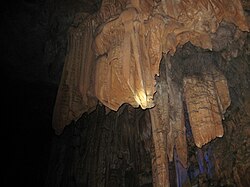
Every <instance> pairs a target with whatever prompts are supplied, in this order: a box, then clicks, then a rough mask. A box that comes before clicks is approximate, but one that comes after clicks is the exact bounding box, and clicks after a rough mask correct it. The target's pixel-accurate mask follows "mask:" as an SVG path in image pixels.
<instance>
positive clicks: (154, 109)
mask: <svg viewBox="0 0 250 187" xmlns="http://www.w3.org/2000/svg"><path fill="white" fill-rule="evenodd" d="M229 2H230V3H229ZM225 7H226V8H225ZM232 12H233V14H232ZM222 20H224V21H225V22H229V23H231V24H234V25H235V26H237V27H238V29H240V30H242V31H248V26H247V23H246V20H245V17H244V15H243V10H242V7H241V4H240V1H239V0H237V1H233V0H230V1H226V0H222V1H215V0H202V1H198V0H192V1H188V0H172V1H165V0H162V1H154V0H148V1H142V0H131V1H129V0H120V1H113V0H106V1H103V3H102V6H101V8H100V11H98V12H97V13H96V14H94V15H89V16H87V17H85V18H84V21H83V22H82V23H80V24H79V25H77V26H75V27H72V28H71V29H70V32H69V33H70V34H69V52H68V54H67V58H66V61H65V66H64V70H63V77H62V79H61V84H60V87H59V91H58V95H57V101H56V105H55V112H54V129H55V130H56V132H57V134H60V133H61V132H62V131H63V129H64V127H65V126H66V125H67V124H70V122H71V121H77V120H78V119H79V118H80V117H81V115H82V114H83V113H85V112H90V111H93V109H94V108H95V107H96V105H97V103H98V102H100V104H103V105H105V107H106V109H107V110H106V115H110V114H111V113H112V112H114V111H118V114H119V113H121V114H123V112H124V111H127V113H125V114H126V117H125V118H124V121H126V125H127V124H130V123H132V121H133V120H135V117H134V116H133V114H134V113H133V112H131V111H133V109H131V108H130V109H128V110H126V109H124V108H122V105H124V103H126V104H130V105H131V106H132V107H135V108H136V107H139V106H140V107H141V108H142V109H148V108H149V111H150V119H151V123H152V136H153V149H152V168H153V181H154V186H156V187H158V186H169V185H170V184H169V170H168V166H169V162H171V161H173V160H174V155H175V154H176V155H177V156H176V158H177V157H178V160H180V163H181V164H182V167H183V168H186V167H187V145H186V128H185V121H184V119H185V118H184V111H183V108H184V107H183V100H185V102H186V105H187V110H188V114H189V120H190V125H191V128H192V135H193V137H194V142H195V144H196V145H197V146H198V147H199V148H200V147H202V146H203V145H204V144H206V143H208V142H210V141H211V140H213V139H215V138H216V137H222V136H223V126H222V120H223V115H224V113H225V111H226V109H227V108H228V106H229V105H230V96H229V91H228V85H227V80H226V78H225V77H224V75H223V73H222V72H221V71H219V70H218V69H217V68H216V67H215V66H213V65H212V62H209V61H207V60H205V61H202V62H201V63H200V62H199V61H196V62H195V63H197V64H198V65H197V67H199V66H201V67H202V68H201V69H199V68H197V69H195V68H196V67H194V68H193V67H192V68H193V69H194V73H193V74H192V73H191V74H188V73H187V74H184V75H183V77H182V78H183V80H181V82H182V81H183V83H181V84H180V83H179V82H178V80H174V75H172V73H173V68H172V65H173V62H172V61H171V60H170V55H172V56H173V55H175V53H176V50H177V49H179V48H181V47H183V46H184V45H185V44H186V43H188V42H190V43H191V44H192V47H195V46H196V47H199V49H200V51H199V52H200V53H198V54H202V55H203V54H205V56H206V55H207V56H209V57H210V58H211V56H212V55H214V54H215V53H212V52H211V51H212V50H214V49H215V50H216V51H220V46H219V45H216V34H215V33H216V31H217V29H218V28H220V26H221V22H222ZM217 34H218V33H217ZM230 36H231V35H230ZM230 42H231V41H230ZM228 43H229V42H228V41H227V40H226V42H225V44H226V45H227V44H228ZM204 49H205V50H207V51H206V52H204V51H202V50H204ZM201 51H202V52H201ZM208 51H209V52H208ZM202 55H201V56H199V55H198V57H199V58H201V60H202V57H204V56H202ZM196 57H197V56H196ZM191 60H192V58H191ZM189 61H190V58H189V55H187V59H186V60H185V61H183V62H182V61H181V63H180V64H179V65H180V66H184V65H183V63H185V62H189ZM160 62H161V64H162V67H160ZM190 69H191V68H190ZM159 70H160V71H161V72H159ZM156 79H157V80H156ZM119 110H122V111H120V112H119ZM123 110H124V111H123ZM119 117H120V116H119V115H118V116H116V117H114V118H107V121H105V123H107V124H106V125H107V126H108V128H110V129H112V130H113V131H116V130H117V123H116V122H117V120H119ZM106 125H104V126H103V128H106V127H107V126H106ZM126 125H125V122H124V124H123V126H122V128H124V129H125V131H129V130H131V129H126V128H127V127H126ZM128 134H129V132H128ZM99 135H100V136H101V137H102V138H101V139H103V142H95V143H94V144H95V146H97V147H99V146H101V147H102V148H103V147H105V145H107V144H108V145H110V142H111V141H112V140H110V139H109V138H110V136H109V135H107V134H105V133H100V134H99ZM115 136H116V135H115ZM115 138H116V139H117V138H118V137H115ZM120 138H121V139H119V138H118V141H121V144H126V146H125V147H130V145H131V144H134V143H135V142H134V141H135V140H134V139H133V138H128V137H120ZM117 146H118V145H116V143H115V145H114V147H115V148H114V147H113V146H109V148H110V149H109V150H108V151H110V153H109V156H110V157H112V158H107V157H105V156H103V155H100V154H98V150H97V148H96V147H95V149H94V150H92V151H93V152H92V153H91V154H93V155H94V153H96V154H98V156H96V157H93V159H95V164H97V163H98V164H99V163H103V164H104V165H105V164H109V165H108V166H107V165H105V166H100V165H98V167H100V168H98V169H97V173H98V177H99V178H98V177H97V182H95V181H93V179H91V180H90V181H87V183H88V184H90V185H92V186H96V185H97V184H100V185H101V186H105V185H108V186H112V185H113V186H117V185H120V183H124V181H123V182H121V181H119V180H118V179H117V178H120V177H121V176H120V174H118V173H117V172H116V171H117V170H118V168H119V167H120V165H119V164H122V163H119V156H120V155H117V153H115V151H114V150H115V149H118V147H117ZM102 148H101V149H102ZM130 148H131V147H130ZM113 149H114V150H113ZM131 149H137V148H134V147H133V148H131ZM174 150H175V151H174ZM106 151H107V150H102V152H106ZM123 151H124V154H126V153H127V152H129V154H130V155H129V158H131V159H132V160H134V159H135V158H134V157H136V155H134V151H128V150H123ZM107 160H108V161H107ZM92 161H93V160H92ZM115 162H118V163H119V164H118V165H117V164H115ZM127 164H130V163H127ZM86 167H87V168H86V170H88V172H89V173H90V174H89V175H91V174H93V173H94V171H93V170H92V169H93V168H96V167H97V166H93V168H91V166H89V165H88V164H87V165H86ZM135 167H136V166H134V165H133V164H132V166H131V168H130V169H131V172H133V171H134V170H135ZM103 168H105V171H104V170H103ZM179 168H180V167H179ZM102 173H105V174H106V173H108V174H107V175H104V176H102ZM122 175H126V172H125V173H123V174H122ZM133 180H135V179H134V178H133ZM104 181H105V182H107V183H105V182H104ZM125 183H126V181H125ZM128 183H129V181H128ZM132 183H133V184H137V183H138V179H136V180H135V181H134V182H132Z"/></svg>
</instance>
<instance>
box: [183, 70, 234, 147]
mask: <svg viewBox="0 0 250 187" xmlns="http://www.w3.org/2000/svg"><path fill="white" fill-rule="evenodd" d="M210 68H211V69H208V71H207V72H204V73H202V75H201V76H192V77H191V76H190V77H185V78H184V96H185V101H186V103H187V109H188V113H189V120H190V125H191V128H192V133H193V137H194V141H195V144H196V145H197V146H198V147H202V145H204V144H206V143H208V142H210V141H211V140H213V139H215V138H216V137H222V136H223V126H222V119H223V118H224V117H223V114H224V113H225V111H226V109H227V108H228V106H229V105H230V95H229V90H228V86H227V80H226V78H225V77H224V76H223V74H222V73H221V72H219V71H216V70H215V68H214V67H210Z"/></svg>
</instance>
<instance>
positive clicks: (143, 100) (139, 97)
mask: <svg viewBox="0 0 250 187" xmlns="http://www.w3.org/2000/svg"><path fill="white" fill-rule="evenodd" d="M134 98H135V101H136V102H137V103H138V104H139V105H140V106H141V108H142V109H146V108H151V107H153V106H154V104H153V100H152V98H151V97H147V95H146V93H145V91H144V90H140V91H138V92H137V93H136V94H135V96H134Z"/></svg>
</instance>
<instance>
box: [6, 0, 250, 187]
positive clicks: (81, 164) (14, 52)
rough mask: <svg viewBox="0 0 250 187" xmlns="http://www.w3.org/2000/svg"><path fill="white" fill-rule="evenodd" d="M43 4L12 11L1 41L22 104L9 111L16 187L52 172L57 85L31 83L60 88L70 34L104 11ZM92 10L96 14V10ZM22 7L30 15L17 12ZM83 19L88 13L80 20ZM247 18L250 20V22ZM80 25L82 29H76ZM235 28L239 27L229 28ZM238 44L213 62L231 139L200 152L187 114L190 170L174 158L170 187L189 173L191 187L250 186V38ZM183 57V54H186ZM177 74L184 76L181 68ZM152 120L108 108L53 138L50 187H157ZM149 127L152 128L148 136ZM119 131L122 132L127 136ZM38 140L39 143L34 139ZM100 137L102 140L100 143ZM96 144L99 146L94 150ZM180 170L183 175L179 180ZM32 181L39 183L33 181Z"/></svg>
mask: <svg viewBox="0 0 250 187" xmlns="http://www.w3.org/2000/svg"><path fill="white" fill-rule="evenodd" d="M39 2H40V1H36V3H30V4H29V3H27V2H26V3H25V4H24V5H23V4H21V6H20V7H19V5H20V4H16V5H11V6H7V9H5V11H4V13H5V15H4V24H5V25H6V27H5V28H4V30H3V32H4V33H3V34H2V36H4V37H3V40H2V41H3V42H4V43H3V44H4V46H6V48H5V49H4V59H5V61H4V64H3V66H4V68H3V69H4V75H5V77H7V80H8V85H9V86H8V89H7V90H8V92H7V98H8V99H13V98H15V99H14V101H13V102H11V104H9V105H8V107H6V108H7V109H8V111H7V112H8V115H7V116H8V119H10V120H9V124H11V127H9V128H8V131H7V132H8V133H7V136H8V135H9V134H11V136H8V138H7V139H6V140H7V141H8V142H11V143H10V146H11V147H12V148H13V149H14V152H13V154H12V156H9V158H11V163H12V164H11V165H10V166H9V172H8V181H7V183H8V184H10V181H12V182H16V183H18V184H24V185H26V186H42V184H43V182H44V175H45V173H47V167H46V166H45V165H47V152H48V149H49V147H50V145H49V141H50V140H49V139H50V137H47V138H46V139H45V136H51V135H50V133H52V132H51V130H52V129H50V125H51V124H50V120H51V117H52V111H51V110H52V106H51V105H52V104H53V102H54V97H55V93H56V91H55V89H57V86H56V85H54V84H53V85H51V84H49V83H48V84H45V86H44V83H41V82H35V83H32V84H30V81H32V82H33V81H36V80H42V81H49V82H52V83H56V84H58V83H59V81H60V78H61V73H62V69H63V65H64V60H65V56H66V53H67V45H68V42H67V34H68V29H69V27H70V26H72V25H73V27H75V28H78V24H79V23H81V21H82V19H84V18H85V16H86V15H87V14H89V13H90V12H91V13H92V12H95V10H97V9H98V8H96V7H99V5H98V3H97V2H95V3H96V4H95V3H93V2H92V3H87V2H85V3H84V5H83V4H81V2H80V1H77V2H76V1H75V2H74V3H72V1H60V2H59V1H50V2H49V3H44V4H43V3H41V2H40V3H39ZM93 4H95V5H93ZM59 5H60V6H59ZM93 6H94V7H95V8H89V7H93ZM243 6H244V9H245V14H246V15H248V14H249V1H243ZM17 7H18V8H17ZM23 7H25V8H24V9H25V11H24V12H25V14H23V13H22V12H20V11H16V10H21V8H23ZM48 7H49V8H48ZM72 7H73V8H72ZM27 10H28V11H27ZM31 10H32V11H31ZM22 11H23V10H22ZM47 11H48V12H47ZM76 12H81V14H79V17H78V18H77V19H75V15H76ZM82 12H84V13H82ZM38 13H39V16H38ZM40 13H41V14H40ZM24 15H25V16H24ZM7 17H8V18H7ZM35 18H37V19H35ZM247 18H248V20H249V16H248V17H247ZM74 19H75V20H78V22H73V20H74ZM33 23H35V24H33ZM248 23H249V21H248ZM225 27H228V25H225ZM229 27H230V26H229ZM231 29H232V30H234V29H235V28H233V27H232V28H229V30H231ZM226 30H227V29H226ZM221 33H222V35H220V34H218V36H214V37H215V40H218V41H220V42H218V43H221V44H222V43H223V37H229V38H230V37H231V35H230V33H229V35H226V36H225V35H223V33H225V32H221ZM239 36H240V35H239ZM220 38H222V40H220ZM45 41H46V42H45ZM236 41H237V42H238V43H237V42H235V43H234V44H232V45H229V44H226V47H224V48H223V49H221V48H220V46H218V49H219V50H222V51H220V52H218V54H219V56H221V58H218V54H215V56H214V58H217V59H216V62H217V66H216V67H217V68H218V69H219V70H220V71H221V72H223V74H224V76H225V77H226V79H227V82H228V87H229V94H230V98H231V104H230V107H229V108H228V110H227V111H226V113H225V114H224V120H223V129H224V135H223V137H222V138H217V139H215V140H214V141H212V142H211V143H209V144H208V145H204V147H202V148H201V149H200V148H197V146H196V145H195V143H194V140H193V138H192V136H189V134H188V133H190V132H191V131H190V129H188V127H187V124H188V123H189V118H188V117H187V116H188V112H187V110H186V111H184V113H185V115H186V118H185V124H186V128H187V129H188V130H187V131H188V133H187V144H188V147H187V148H188V150H187V156H188V158H187V165H188V169H187V168H183V167H182V165H180V164H179V163H180V162H179V161H178V160H179V158H178V157H177V156H175V157H174V158H173V161H172V162H169V163H168V169H169V173H170V175H169V180H170V185H173V186H176V185H177V182H176V181H178V180H177V178H178V177H180V173H183V174H182V175H181V178H184V181H185V180H186V181H185V182H186V183H187V184H185V185H190V183H191V184H192V185H198V184H199V185H200V186H202V185H207V186H209V185H211V186H212V185H213V186H216V185H217V186H249V177H248V176H249V175H250V174H249V149H250V148H249V111H250V106H249V102H250V101H249V98H250V95H249V92H250V91H249V85H250V83H249V77H250V76H249V72H250V68H249V54H250V52H249V34H247V37H246V38H244V37H243V38H242V39H240V40H236ZM242 41H243V42H242ZM231 42H233V41H231ZM222 46H223V45H222ZM192 47H194V46H192ZM177 50H178V49H177ZM196 50H197V49H196ZM180 51H181V50H180ZM187 51H188V50H187ZM198 51H199V52H200V50H198ZM177 52H178V51H177ZM180 53H182V54H181V55H183V53H184V51H181V52H180ZM188 53H189V52H188ZM173 60H174V59H173ZM180 69H181V68H180ZM191 69H192V68H191ZM175 70H176V69H175ZM175 70H174V71H175ZM176 71H179V70H178V68H177V70H176ZM179 73H180V72H178V73H177V74H178V75H179ZM182 73H183V72H182ZM184 73H185V72H184ZM173 74H174V73H173ZM180 74H181V73H180ZM17 79H18V80H19V81H17ZM177 79H178V78H177ZM23 80H25V81H23ZM22 81H23V82H22ZM26 81H29V83H27V82H26ZM50 91H51V93H50ZM9 93H11V94H9ZM32 98H33V99H32ZM27 102H28V103H27ZM34 103H36V104H34ZM4 106H5V105H4ZM17 106H19V107H17ZM23 106H25V107H23ZM38 108H41V110H40V109H38ZM97 113H98V114H97ZM106 113H108V114H106ZM147 113H148V111H146V112H145V113H144V111H143V110H141V109H134V108H132V107H131V106H125V107H124V108H123V110H120V111H118V113H115V112H111V113H109V110H108V109H107V111H105V109H104V107H103V106H102V107H99V106H98V107H97V109H96V110H95V111H94V112H93V113H91V114H90V115H89V116H87V115H83V116H82V117H81V118H80V119H79V121H77V122H76V123H73V124H71V125H69V126H68V127H67V128H66V129H65V131H64V133H63V134H62V135H61V136H54V135H53V144H52V151H51V153H50V154H51V158H50V159H51V160H50V162H49V170H48V174H47V180H46V185H47V186H95V185H97V186H98V184H102V185H103V186H105V185H106V186H120V185H121V186H122V185H123V186H143V185H144V186H152V183H153V177H152V163H151V162H152V160H151V159H152V158H154V157H155V155H154V154H152V153H154V151H153V152H152V151H150V149H151V150H154V147H153V145H151V143H152V142H151V139H152V134H151V126H149V121H148V120H149V117H148V114H147ZM28 116H32V118H29V117H28ZM41 119H44V120H41ZM128 119H130V121H129V120H128ZM115 120H117V121H115ZM138 120H139V121H140V122H138ZM27 121H28V122H27ZM35 121H39V122H38V123H35ZM25 122H27V123H25ZM20 124H22V125H20ZM23 124H26V125H23ZM92 124H94V125H92ZM144 124H147V126H146V128H147V129H145V126H144ZM17 127H18V128H17ZM36 127H37V128H36ZM38 127H42V128H38ZM45 129H46V130H45ZM44 131H46V132H44ZM41 132H42V133H41ZM116 132H119V133H120V137H119V135H118V134H116ZM36 133H39V134H40V136H35V135H36ZM93 133H97V134H98V135H100V136H93ZM48 134H49V135H48ZM130 135H131V137H130ZM24 137H25V138H24ZM38 139H39V140H38ZM20 140H21V141H20ZM17 142H18V144H17ZM30 142H32V143H30ZM114 142H116V143H117V144H115V143H114ZM89 143H90V144H91V145H92V146H87V145H88V144H89ZM96 145H100V147H99V148H98V147H96ZM42 146H45V150H42V148H41V147H42ZM35 147H36V148H35ZM106 148H107V150H106ZM138 152H139V153H138ZM11 153H12V152H11ZM150 153H151V154H150ZM43 154H45V155H43ZM39 155H40V156H39ZM7 156H8V155H7ZM34 158H37V159H34ZM99 159H100V160H99ZM97 160H98V161H97ZM38 162H39V164H36V163H38ZM92 164H93V165H92ZM104 165H105V166H104ZM177 167H178V169H176V168H177ZM38 170H39V171H38ZM45 170H46V171H45ZM12 171H14V172H12ZM176 171H179V173H177V174H176V173H175V172H176ZM96 173H98V182H97V181H96ZM13 176H15V177H13ZM30 177H32V180H28V178H30ZM13 178H15V179H16V180H15V181H14V180H13ZM26 179H27V180H26ZM187 179H188V181H187ZM178 182H179V184H180V183H181V181H178Z"/></svg>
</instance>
